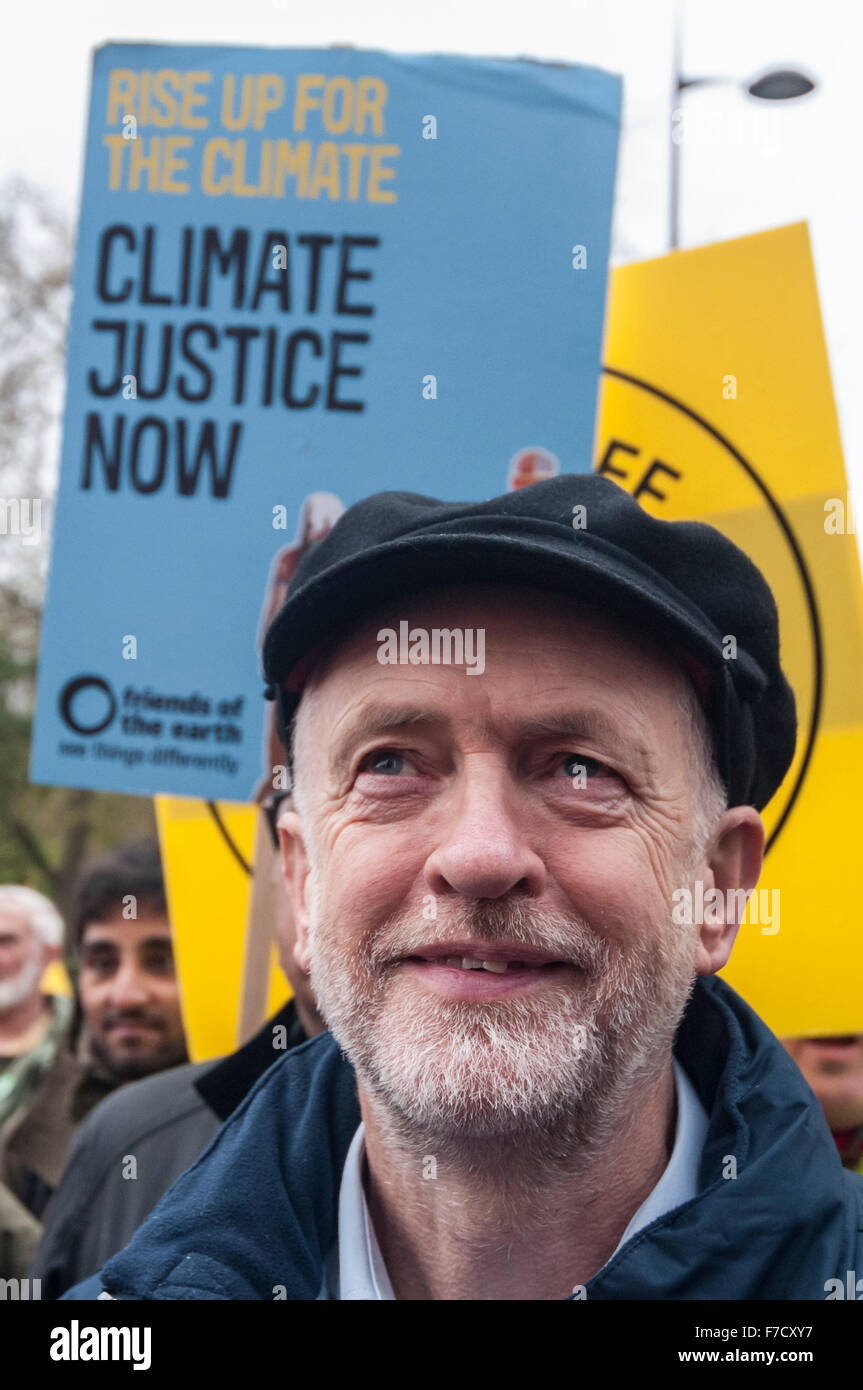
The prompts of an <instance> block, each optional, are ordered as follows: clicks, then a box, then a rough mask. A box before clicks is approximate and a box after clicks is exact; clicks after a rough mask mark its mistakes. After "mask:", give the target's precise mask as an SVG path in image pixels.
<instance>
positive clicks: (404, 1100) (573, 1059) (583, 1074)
mask: <svg viewBox="0 0 863 1390" xmlns="http://www.w3.org/2000/svg"><path fill="white" fill-rule="evenodd" d="M312 877H313V882H312V885H311V887H312V893H311V921H310V939H309V945H310V953H311V983H312V987H313V989H314V991H315V993H316V995H317V999H318V1003H319V1007H320V1009H321V1012H322V1013H323V1015H324V1018H325V1019H326V1021H327V1024H328V1026H329V1027H330V1028H331V1030H332V1032H333V1034H334V1035H335V1037H336V1039H337V1041H338V1042H339V1043H340V1045H341V1047H342V1048H343V1050H344V1051H345V1053H346V1054H347V1056H348V1058H349V1059H350V1061H351V1063H352V1064H353V1066H354V1068H355V1070H356V1072H357V1075H358V1077H360V1078H361V1080H362V1081H363V1082H364V1083H365V1085H366V1086H367V1087H368V1089H369V1092H370V1093H371V1095H372V1097H374V1098H375V1099H376V1101H377V1102H378V1103H379V1104H380V1105H381V1106H382V1108H383V1114H384V1116H385V1117H386V1118H388V1120H389V1122H390V1124H391V1125H392V1127H393V1128H394V1129H395V1130H397V1131H399V1132H401V1133H402V1134H409V1135H411V1136H412V1137H413V1138H414V1139H419V1138H420V1136H424V1139H423V1142H430V1141H431V1140H435V1141H437V1142H438V1143H439V1144H452V1145H455V1146H456V1147H457V1148H459V1149H461V1150H462V1151H463V1150H464V1148H465V1147H466V1146H470V1144H471V1142H472V1141H474V1140H476V1141H480V1142H483V1141H487V1140H490V1139H495V1138H496V1139H505V1140H507V1141H508V1143H509V1144H510V1145H512V1144H513V1143H516V1146H518V1145H519V1144H520V1145H521V1147H522V1148H529V1147H531V1146H532V1147H533V1148H534V1150H535V1152H539V1150H540V1149H541V1150H542V1152H543V1153H545V1154H546V1156H548V1157H551V1155H552V1153H556V1154H557V1155H558V1156H559V1157H561V1158H562V1157H563V1156H564V1153H567V1152H568V1153H570V1154H571V1152H572V1146H573V1145H574V1144H577V1145H578V1147H579V1150H580V1151H581V1156H582V1158H583V1160H584V1161H585V1162H587V1161H589V1159H590V1158H591V1157H592V1156H593V1155H595V1154H596V1153H598V1152H600V1151H601V1150H602V1149H603V1147H604V1146H605V1145H606V1144H607V1143H608V1142H609V1139H610V1138H611V1137H612V1136H613V1135H614V1132H615V1129H616V1127H617V1126H618V1125H619V1124H620V1114H621V1108H622V1107H623V1106H625V1104H626V1102H627V1100H628V1099H629V1098H630V1097H631V1096H632V1094H633V1092H634V1091H635V1089H636V1088H637V1087H639V1086H641V1085H642V1084H644V1083H645V1082H647V1081H649V1080H652V1079H653V1078H655V1077H656V1076H658V1075H659V1073H660V1071H661V1070H662V1067H663V1066H664V1065H667V1063H668V1061H669V1059H670V1054H671V1046H672V1042H673V1039H674V1034H675V1031H676V1029H677V1025H678V1023H679V1021H680V1018H681V1016H682V1013H683V1010H684V1008H685V1005H686V1001H687V998H688V996H689V993H690V991H691V988H692V983H693V980H694V974H695V971H694V956H695V944H694V937H693V936H692V934H687V933H685V932H682V931H681V930H680V929H679V928H677V927H675V928H673V929H672V930H669V927H670V914H669V917H668V919H667V920H666V925H665V928H664V931H647V932H645V933H643V934H642V935H639V936H637V937H636V938H633V939H631V940H630V941H629V942H627V944H625V945H623V946H622V945H621V944H620V942H619V941H614V940H613V939H612V938H610V937H607V936H600V935H598V934H597V933H596V932H594V931H592V930H591V929H590V928H589V927H588V926H587V925H586V924H585V923H583V922H582V921H581V920H579V919H577V918H575V917H569V916H566V915H564V914H561V913H549V912H545V911H542V910H540V909H537V908H535V907H531V906H528V905H526V904H524V903H513V902H506V903H495V902H487V901H486V902H482V903H479V902H478V903H476V904H463V905H462V906H461V908H460V909H459V910H457V911H455V912H452V913H448V914H447V920H445V921H442V920H440V919H438V920H437V921H436V922H435V923H428V922H422V921H421V920H419V919H418V917H417V919H416V920H411V919H409V918H405V917H403V916H399V915H397V916H395V917H393V918H390V919H389V920H388V921H387V922H385V923H384V924H383V925H381V926H380V927H379V928H376V929H374V930H373V931H372V932H370V933H368V934H367V935H366V937H364V938H359V939H357V938H351V937H348V940H347V941H345V940H344V939H340V932H339V930H338V929H337V926H336V924H335V923H333V922H331V921H329V920H328V919H327V918H326V916H325V915H324V913H323V912H322V910H321V898H322V894H321V893H320V891H319V889H318V885H317V883H316V882H315V881H314V873H313V875H312ZM465 936H469V937H471V938H473V939H475V940H477V939H478V940H486V941H492V940H495V939H497V940H500V939H501V938H504V937H505V938H506V940H507V941H508V942H515V943H518V944H523V945H528V946H532V947H534V948H535V949H538V950H542V951H545V952H548V953H549V954H550V955H551V956H552V957H553V958H554V959H559V960H564V961H567V962H569V963H572V964H574V965H577V966H578V967H579V968H580V970H581V971H582V972H583V973H581V974H575V973H574V972H573V973H572V974H570V975H568V976H567V977H566V978H565V979H564V980H563V981H562V982H557V981H556V982H555V983H554V984H553V985H549V986H548V987H546V988H545V989H543V990H542V991H539V992H537V993H536V994H532V995H522V996H517V995H516V996H512V997H510V998H506V999H501V1000H488V1001H482V1000H458V999H453V1000H447V999H442V998H441V997H440V996H439V995H437V994H434V993H432V992H431V991H429V990H427V989H425V988H424V987H423V986H421V985H420V984H419V983H418V982H415V981H411V980H409V979H408V978H406V975H405V974H404V973H403V972H402V970H401V968H399V967H394V966H393V965H392V962H393V961H394V960H395V959H396V958H398V957H402V958H403V957H404V956H407V955H411V954H414V953H415V951H416V948H418V947H419V946H421V945H428V944H430V943H431V942H433V941H436V940H437V941H444V940H446V939H449V940H453V939H455V938H457V937H461V938H462V939H463V938H464V937H465ZM346 946H347V947H348V949H349V950H350V953H351V954H350V956H348V955H347V954H346ZM537 1146H539V1147H537Z"/></svg>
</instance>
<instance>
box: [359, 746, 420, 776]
mask: <svg viewBox="0 0 863 1390" xmlns="http://www.w3.org/2000/svg"><path fill="white" fill-rule="evenodd" d="M405 766H410V764H408V762H407V759H406V758H405V757H404V755H403V754H402V753H396V752H394V751H393V750H392V749H391V748H382V749H381V750H380V751H379V752H377V753H370V754H369V756H368V758H366V760H365V763H364V765H363V769H362V770H363V771H368V772H376V773H380V774H382V775H383V776H396V775H397V774H398V773H400V772H404V770H405Z"/></svg>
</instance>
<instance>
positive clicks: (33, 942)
mask: <svg viewBox="0 0 863 1390" xmlns="http://www.w3.org/2000/svg"><path fill="white" fill-rule="evenodd" d="M62 946H63V919H62V917H61V916H60V914H59V912H58V911H57V909H56V908H55V907H54V905H53V903H51V902H50V901H49V900H48V898H46V897H44V896H43V894H42V893H37V892H36V891H35V889H33V888H26V887H24V886H19V885H17V884H3V885H0V1139H2V1134H3V1130H4V1126H5V1125H6V1124H7V1123H9V1124H12V1123H14V1121H15V1117H16V1116H17V1115H20V1114H21V1113H22V1111H23V1110H26V1108H27V1106H28V1105H29V1104H30V1102H31V1101H32V1099H33V1097H34V1096H35V1095H36V1093H37V1091H38V1089H39V1086H40V1085H41V1083H42V1080H43V1078H44V1076H45V1075H46V1073H47V1072H48V1071H49V1069H50V1068H51V1066H52V1065H53V1063H54V1060H55V1058H56V1056H57V1052H58V1050H59V1049H60V1047H61V1045H62V1042H63V1038H64V1036H65V1033H66V1030H67V1028H68V1026H69V1023H70V1020H71V1015H72V1002H71V1000H70V999H66V998H64V997H63V996H62V995H50V994H44V993H43V992H42V988H41V984H42V977H43V975H44V973H45V969H46V966H48V964H49V963H50V962H51V961H52V960H56V959H57V957H58V956H59V955H60V951H61V949H62ZM39 1233H40V1226H39V1223H38V1221H36V1220H35V1218H34V1217H33V1215H32V1213H31V1212H29V1211H28V1210H27V1208H26V1207H25V1206H24V1205H23V1204H22V1203H21V1202H20V1201H19V1200H18V1198H17V1197H16V1196H15V1194H14V1193H13V1192H12V1191H10V1189H9V1188H8V1187H7V1186H6V1185H5V1183H4V1184H0V1277H2V1278H9V1277H21V1276H26V1273H27V1269H28V1267H29V1263H30V1260H31V1259H32V1257H33V1255H34V1253H35V1250H36V1246H37V1244H38V1240H39Z"/></svg>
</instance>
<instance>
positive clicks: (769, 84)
mask: <svg viewBox="0 0 863 1390" xmlns="http://www.w3.org/2000/svg"><path fill="white" fill-rule="evenodd" d="M746 90H747V92H748V93H749V95H750V96H753V97H758V99H759V100H760V101H789V100H791V98H792V97H803V96H806V95H807V93H809V92H814V90H815V80H814V78H811V77H807V76H806V74H805V73H802V72H796V71H795V70H794V69H793V68H775V69H774V70H773V71H772V72H765V73H764V74H763V75H762V76H761V77H757V78H755V80H754V81H753V82H750V83H749V85H748V86H747V88H746Z"/></svg>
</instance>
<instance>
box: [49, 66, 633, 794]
mask: <svg viewBox="0 0 863 1390" xmlns="http://www.w3.org/2000/svg"><path fill="white" fill-rule="evenodd" d="M619 109H620V82H619V80H618V79H617V78H616V77H613V76H611V75H609V74H607V73H602V72H599V71H596V70H593V69H589V68H583V67H574V66H567V65H544V64H540V63H534V62H529V61H523V60H513V61H509V60H499V59H474V58H460V57H444V56H403V55H395V54H387V53H381V52H364V51H360V50H346V49H328V50H323V51H308V50H289V49H275V48H273V49H257V48H219V47H206V46H205V47H198V46H195V47H178V46H161V45H138V44H135V45H130V44H112V45H109V46H107V47H104V48H101V49H99V50H98V51H97V52H96V53H95V55H94V66H93V77H92V92H91V105H90V118H89V133H88V141H87V156H86V166H85V174H84V186H83V195H82V206H81V219H80V229H79V236H78V248H77V255H76V264H75V275H74V299H73V308H72V320H71V326H70V331H69V340H68V391H67V403H66V416H65V426H64V437H63V455H62V467H61V478H60V489H59V495H58V501H57V509H56V514H55V533H54V542H53V552H52V562H51V573H50V583H49V592H48V602H47V605H46V612H45V618H44V624H43V632H42V647H41V656H40V674H39V694H38V704H37V717H36V727H35V736H34V747H33V759H32V768H31V775H32V777H33V780H34V781H37V782H48V783H54V784H58V785H71V786H81V787H92V788H98V789H104V790H117V791H127V792H138V793H142V794H144V793H146V794H150V793H154V792H160V791H161V792H174V793H178V794H181V795H190V796H204V797H208V798H225V799H234V800H243V799H246V798H248V797H249V796H251V795H252V793H253V789H254V787H255V785H256V783H257V782H258V781H259V780H260V778H261V776H262V773H263V770H264V767H265V765H266V761H267V756H268V754H267V750H266V747H265V710H266V708H267V707H266V706H265V702H264V701H263V699H262V684H261V679H260V675H259V666H258V659H257V646H256V643H257V638H258V634H259V632H260V629H261V626H262V624H263V623H264V622H265V621H266V620H267V617H268V615H269V614H271V613H272V612H273V611H274V609H275V607H276V606H277V605H278V603H279V601H280V599H281V597H282V596H283V594H284V592H285V591H286V588H287V585H288V584H289V583H290V578H291V574H292V573H293V569H294V568H295V566H296V562H297V558H298V556H299V554H300V553H301V551H302V548H303V547H304V546H305V545H307V544H308V543H309V541H310V540H312V539H314V537H315V536H316V535H320V534H322V533H323V532H324V531H325V530H326V529H327V528H328V527H329V526H330V525H332V523H333V521H334V520H335V519H336V518H337V516H338V515H339V513H340V511H341V510H342V508H343V507H344V506H348V505H350V504H351V503H352V502H354V501H356V500H357V499H358V498H359V497H361V496H364V495H366V494H368V493H370V492H374V491H378V490H380V489H391V488H397V489H408V490H411V491H417V492H425V493H429V494H431V495H433V496H440V497H445V498H449V499H460V498H463V499H466V500H467V499H470V498H476V497H488V496H492V495H494V494H495V493H499V492H503V491H505V490H506V487H507V486H508V485H509V486H519V485H521V484H522V483H524V482H528V481H530V480H531V479H532V478H533V477H536V476H541V475H542V474H543V473H546V472H553V471H556V470H557V469H561V470H563V471H578V470H581V469H587V468H589V467H590V460H591V450H592V444H593V435H594V419H595V408H596V394H597V383H598V374H599V363H600V350H601V338H602V325H603V311H604V302H605V287H606V267H607V255H608V243H609V227H610V219H611V207H612V196H613V185H614V168H615V158H616V149H617V138H618V128H619ZM337 617H338V615H334V621H337Z"/></svg>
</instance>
